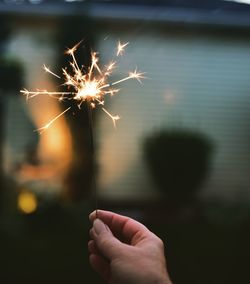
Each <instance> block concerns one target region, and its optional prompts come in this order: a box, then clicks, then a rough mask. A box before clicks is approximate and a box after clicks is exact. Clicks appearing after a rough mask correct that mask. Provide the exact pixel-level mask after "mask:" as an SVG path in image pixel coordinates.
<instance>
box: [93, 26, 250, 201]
mask: <svg viewBox="0 0 250 284" xmlns="http://www.w3.org/2000/svg"><path fill="white" fill-rule="evenodd" d="M112 28H113V29H112ZM107 31H109V33H108V32H107ZM138 31H139V32H136V33H133V30H131V29H130V28H127V29H126V27H125V26H122V28H120V27H116V29H115V28H114V25H110V26H108V27H105V29H103V30H102V33H101V34H100V35H99V51H100V53H101V57H102V59H103V62H107V61H108V60H110V58H111V55H112V54H113V50H114V48H115V45H116V42H117V41H118V40H119V39H120V40H122V41H129V42H130V45H129V46H128V47H127V49H126V54H125V55H124V56H123V57H122V58H121V62H120V63H119V68H118V69H117V70H116V72H115V74H114V80H115V79H117V78H120V77H124V76H126V72H127V71H129V70H133V69H134V68H135V67H136V66H137V67H138V70H140V71H143V72H146V77H147V79H145V80H143V83H142V85H140V84H138V83H137V82H135V81H129V82H126V83H124V84H123V85H122V86H121V91H120V93H119V94H118V95H116V96H115V97H112V99H110V101H108V105H107V107H108V110H109V111H110V112H111V113H115V114H119V115H120V116H121V118H122V119H121V120H120V121H118V123H117V128H116V129H113V128H112V124H111V122H110V120H109V119H108V118H107V117H106V116H105V114H99V120H98V122H99V123H98V128H97V131H96V132H97V133H96V136H98V153H99V188H100V195H102V196H105V197H107V196H108V197H110V198H119V197H127V198H129V197H146V196H151V195H155V194H156V192H157V191H156V190H155V186H154V184H153V182H152V180H151V177H150V175H149V172H148V170H147V167H146V165H145V162H144V158H143V155H144V153H143V151H142V143H143V140H144V138H145V137H146V136H147V135H150V134H152V133H153V132H155V131H157V130H159V129H162V128H182V129H183V128H184V129H192V130H197V131H198V132H203V133H205V134H206V135H207V136H208V137H210V138H211V140H212V142H213V143H214V145H215V151H214V155H213V160H212V168H211V171H210V177H209V179H208V180H207V182H206V184H205V185H204V187H203V188H202V192H201V194H202V195H203V196H219V197H226V198H235V196H244V197H246V196H247V197H249V196H250V194H249V193H250V188H249V184H250V176H249V170H250V147H249V145H250V134H249V128H250V119H249V118H250V80H249V75H250V40H249V39H247V38H245V37H242V38H241V37H239V36H238V35H236V34H234V35H233V34H232V35H229V34H228V33H227V34H223V32H221V33H217V34H216V35H215V34H213V33H211V32H210V33H206V32H205V31H203V30H200V31H197V32H193V33H187V32H184V31H183V32H178V33H173V32H168V27H167V26H165V27H163V28H162V27H161V28H157V27H155V28H147V29H142V30H141V31H140V29H138ZM180 178H181V177H180Z"/></svg>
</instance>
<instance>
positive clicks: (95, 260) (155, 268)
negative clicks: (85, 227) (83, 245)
mask: <svg viewBox="0 0 250 284" xmlns="http://www.w3.org/2000/svg"><path fill="white" fill-rule="evenodd" d="M89 218H90V221H91V222H92V223H93V227H92V229H91V230H90V237H91V239H92V240H90V241H89V244H88V248H89V252H90V256H89V260H90V264H91V266H92V267H93V268H94V270H95V271H97V272H98V273H99V274H101V276H102V277H103V278H104V279H105V280H106V282H107V283H109V284H171V281H170V278H169V276H168V272H167V268H166V261H165V256H164V245H163V242H162V241H161V239H160V238H158V237H157V236H156V235H155V234H153V233H152V232H150V231H149V230H148V229H147V228H146V227H145V226H144V225H142V224H141V223H139V222H137V221H135V220H133V219H131V218H128V217H125V216H121V215H118V214H115V213H112V212H108V211H102V210H98V211H97V215H96V211H94V212H92V213H91V214H90V216H89Z"/></svg>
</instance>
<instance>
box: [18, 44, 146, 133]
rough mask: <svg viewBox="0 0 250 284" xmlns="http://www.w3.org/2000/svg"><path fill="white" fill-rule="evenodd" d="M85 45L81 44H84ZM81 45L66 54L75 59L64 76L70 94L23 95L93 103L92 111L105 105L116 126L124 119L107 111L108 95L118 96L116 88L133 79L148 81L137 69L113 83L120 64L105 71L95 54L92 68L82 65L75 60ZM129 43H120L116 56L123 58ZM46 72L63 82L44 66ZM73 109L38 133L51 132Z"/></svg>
mask: <svg viewBox="0 0 250 284" xmlns="http://www.w3.org/2000/svg"><path fill="white" fill-rule="evenodd" d="M80 43H81V42H80ZM80 43H78V44H76V45H75V46H74V47H72V48H70V49H68V50H67V51H66V54H68V55H69V56H70V57H71V61H70V62H69V63H70V66H71V72H69V71H68V70H67V69H66V68H62V74H63V78H64V83H63V85H65V86H67V87H68V91H66V92H51V91H47V90H36V91H28V90H26V89H23V90H21V91H20V92H21V93H22V94H24V95H25V96H26V98H27V99H31V98H33V97H36V96H38V95H48V96H51V97H53V98H56V99H58V100H59V101H63V100H75V101H76V103H77V106H78V107H79V108H81V105H82V103H83V102H87V103H89V106H90V107H91V108H95V107H96V106H97V105H99V106H101V109H102V110H103V111H104V112H105V113H106V114H107V115H108V116H109V117H110V118H111V119H112V121H113V124H114V126H115V125H116V121H117V120H118V119H119V118H120V117H119V116H118V115H113V114H111V113H110V112H109V111H107V109H106V108H104V96H105V95H111V96H112V95H114V94H116V93H117V92H118V91H119V89H116V88H114V86H116V85H118V84H120V83H122V82H124V81H127V80H130V79H136V80H138V81H139V82H141V79H142V78H144V76H143V74H144V73H141V72H138V71H137V69H135V70H134V71H133V72H129V74H128V76H126V77H124V78H122V79H120V80H117V81H115V82H109V77H110V76H111V74H112V71H113V69H114V68H115V67H116V63H117V62H116V61H111V63H109V65H107V66H106V67H104V68H103V69H101V68H100V67H99V65H98V61H99V57H98V53H97V52H92V53H91V65H90V67H89V68H87V69H86V68H85V67H84V66H81V67H80V66H79V64H78V63H77V61H76V58H75V52H76V50H77V48H78V47H79V45H80ZM128 44H129V43H128V42H126V43H121V42H120V41H119V42H118V45H117V52H116V56H117V57H118V56H120V55H122V54H123V52H124V48H125V47H126V46H127V45H128ZM43 68H44V70H45V72H47V73H50V74H51V75H53V76H55V77H56V78H58V79H61V76H59V75H57V74H55V73H54V72H52V71H51V70H50V68H49V67H47V66H46V65H44V66H43ZM70 109H71V107H68V108H67V109H65V110H64V111H62V112H61V113H60V114H58V115H57V116H56V117H54V118H53V119H52V120H51V121H49V122H48V123H47V124H46V125H44V126H43V127H41V128H39V129H37V131H38V132H40V133H42V132H43V131H44V130H46V129H48V128H49V127H50V126H51V124H53V123H54V122H55V121H56V120H57V119H58V118H59V117H61V116H62V115H63V114H65V113H66V112H67V111H69V110H70Z"/></svg>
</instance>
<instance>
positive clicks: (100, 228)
mask: <svg viewBox="0 0 250 284" xmlns="http://www.w3.org/2000/svg"><path fill="white" fill-rule="evenodd" d="M93 228H94V230H95V233H96V234H97V235H99V234H101V233H102V232H105V231H106V232H107V231H108V230H107V227H106V225H105V224H104V223H103V222H102V221H101V220H100V219H95V220H94V223H93Z"/></svg>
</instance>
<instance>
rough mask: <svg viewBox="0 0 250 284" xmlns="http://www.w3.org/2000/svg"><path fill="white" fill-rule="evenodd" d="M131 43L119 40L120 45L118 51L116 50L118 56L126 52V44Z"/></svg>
mask: <svg viewBox="0 0 250 284" xmlns="http://www.w3.org/2000/svg"><path fill="white" fill-rule="evenodd" d="M128 44H129V42H126V43H123V44H122V43H121V42H120V41H119V42H118V46H117V52H116V56H119V55H122V54H123V52H124V48H125V46H127V45H128Z"/></svg>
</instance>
